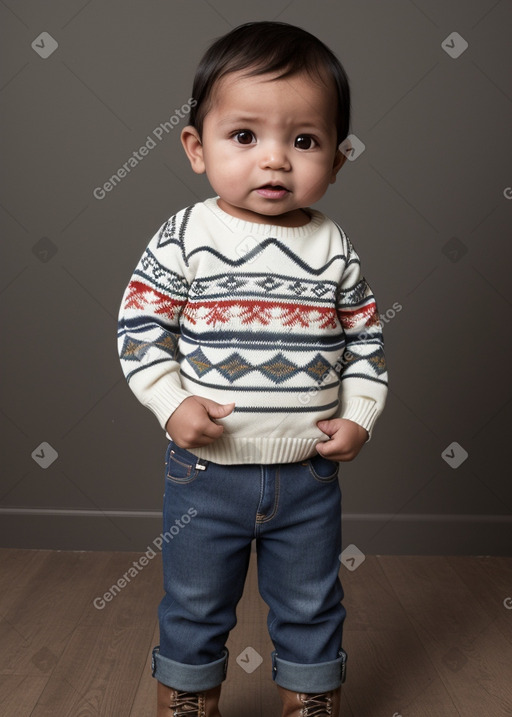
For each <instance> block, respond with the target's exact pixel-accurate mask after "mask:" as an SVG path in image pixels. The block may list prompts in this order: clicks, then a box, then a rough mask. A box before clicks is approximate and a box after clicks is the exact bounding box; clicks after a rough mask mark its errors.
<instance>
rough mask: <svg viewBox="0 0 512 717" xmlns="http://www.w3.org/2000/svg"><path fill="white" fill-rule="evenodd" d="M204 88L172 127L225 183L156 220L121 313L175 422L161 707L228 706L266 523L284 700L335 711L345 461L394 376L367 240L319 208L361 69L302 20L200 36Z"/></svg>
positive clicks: (161, 713)
mask: <svg viewBox="0 0 512 717" xmlns="http://www.w3.org/2000/svg"><path fill="white" fill-rule="evenodd" d="M192 97H193V98H194V103H193V104H194V106H193V107H192V110H191V113H190V118H189V124H188V126H187V127H185V128H184V129H183V131H182V134H181V140H182V143H183V147H184V150H185V152H186V154H187V156H188V158H189V160H190V163H191V165H192V169H193V171H194V172H197V173H199V174H201V173H204V172H205V173H206V175H207V177H208V180H209V182H210V184H211V187H212V189H213V192H214V193H215V196H214V197H211V198H209V199H206V201H204V202H198V203H197V204H194V205H193V206H190V207H187V208H185V209H183V210H181V211H179V212H178V213H177V214H175V215H174V216H172V217H171V218H170V219H169V220H168V221H166V222H165V223H164V224H163V226H162V227H161V228H160V229H159V231H158V232H157V233H156V234H155V236H154V237H153V239H152V240H151V241H150V243H149V246H148V247H147V249H146V251H145V252H144V254H143V256H142V258H141V260H140V262H139V264H138V266H137V268H136V269H135V272H134V274H133V277H132V279H131V281H130V283H129V285H128V287H127V289H126V292H125V294H124V297H123V300H122V305H121V311H120V318H119V351H120V357H121V362H122V366H123V370H124V372H125V375H126V378H127V380H128V382H129V385H130V388H131V389H132V390H133V392H134V393H135V395H136V396H137V398H138V399H139V400H140V401H141V402H142V403H143V404H144V405H145V406H147V407H148V408H149V409H151V410H152V411H153V412H154V413H155V414H156V416H157V418H158V420H159V422H160V425H161V426H162V428H163V429H165V431H166V433H167V435H168V437H169V438H170V442H169V446H168V449H167V456H166V480H165V495H164V508H163V510H164V531H165V534H166V535H167V536H168V537H169V538H170V537H171V536H172V539H168V540H167V541H166V542H165V544H164V546H163V552H162V559H163V570H164V588H165V595H164V597H163V599H162V602H161V603H160V606H159V625H160V645H159V646H158V647H156V648H155V649H154V651H153V675H154V676H155V677H156V679H157V687H158V691H157V697H158V708H157V714H158V717H171V715H197V717H199V715H203V716H206V717H220V712H219V704H218V703H219V696H220V689H221V683H222V682H223V680H224V678H225V676H226V670H227V663H228V652H227V649H226V647H225V644H226V641H227V638H228V635H229V632H230V630H231V629H232V628H233V626H234V625H235V623H236V606H237V603H238V602H239V600H240V597H241V595H242V591H243V587H244V581H245V577H246V573H247V567H248V564H249V557H250V552H251V542H252V541H253V540H255V543H256V550H257V564H258V584H259V590H260V593H261V596H262V598H263V599H264V600H265V602H266V603H267V605H268V607H269V613H268V631H269V635H270V637H271V639H272V642H273V645H274V648H275V649H274V651H273V652H272V677H273V679H274V681H275V683H276V685H277V687H278V690H279V693H280V696H281V700H282V704H283V711H282V716H283V717H299V715H310V716H311V715H315V717H323V716H324V715H336V716H337V715H338V714H339V710H340V692H341V683H342V682H343V680H344V677H345V662H346V653H345V651H344V650H343V648H342V627H343V621H344V618H345V609H344V608H343V606H342V603H341V600H342V598H343V591H342V587H341V583H340V580H339V577H338V572H339V567H340V562H339V555H340V552H341V506H340V501H341V495H340V487H339V482H338V468H339V465H338V462H339V461H349V460H352V459H353V458H354V457H355V456H356V455H357V454H358V452H359V451H360V450H361V448H362V446H363V445H364V443H365V442H366V441H367V440H368V439H369V437H370V435H371V432H372V428H373V426H374V424H375V421H376V419H377V417H378V415H379V414H380V413H381V411H382V409H383V407H384V402H385V397H386V390H387V389H386V386H387V383H386V381H387V373H386V366H385V360H384V354H383V344H382V331H381V324H380V321H379V314H378V312H377V308H376V304H375V299H374V297H373V295H372V292H371V289H370V287H369V286H368V284H367V283H366V281H365V279H364V277H363V274H362V272H361V267H360V262H359V258H358V255H357V254H356V252H355V251H354V248H353V246H352V244H351V242H350V240H349V239H348V238H347V236H346V234H345V233H344V232H343V230H342V229H341V228H340V227H339V226H338V225H337V224H336V223H335V222H333V221H331V220H330V219H328V218H327V217H326V216H324V215H323V214H322V213H320V212H319V211H317V210H315V209H312V208H311V205H312V204H314V203H315V202H317V201H318V200H319V199H320V198H321V197H322V196H323V195H324V194H325V192H326V191H327V189H328V187H329V184H332V183H334V182H335V180H336V175H337V173H338V171H339V170H340V169H341V167H342V165H343V163H344V161H345V155H344V154H343V153H342V152H341V151H340V149H339V145H340V143H341V142H343V140H344V139H345V138H346V137H347V135H348V132H349V123H350V91H349V84H348V80H347V77H346V74H345V72H344V70H343V68H342V66H341V65H340V63H339V61H338V60H337V58H336V57H335V55H334V54H333V53H332V52H331V51H330V50H329V49H328V48H327V47H326V46H325V45H324V44H323V43H322V42H320V41H319V40H318V39H317V38H315V37H314V36H313V35H311V34H310V33H308V32H306V31H304V30H302V29H300V28H297V27H294V26H292V25H288V24H285V23H279V22H255V23H248V24H246V25H242V26H240V27H238V28H235V29H234V30H233V31H231V32H230V33H228V34H227V35H225V36H224V37H222V38H220V39H219V40H217V41H216V42H215V43H214V44H213V45H212V46H211V47H210V49H209V50H208V51H207V52H206V54H205V56H204V57H203V59H202V61H201V63H200V65H199V68H198V70H197V73H196V77H195V81H194V87H193V91H192ZM185 515H186V516H187V517H189V521H188V522H184V521H183V522H180V521H181V519H182V518H183V516H185ZM178 524H179V525H180V526H181V527H180V529H179V531H176V527H175V526H176V525H178ZM171 528H174V532H173V533H171V532H170V529H171Z"/></svg>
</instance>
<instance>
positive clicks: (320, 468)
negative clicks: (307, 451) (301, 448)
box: [308, 453, 339, 483]
mask: <svg viewBox="0 0 512 717" xmlns="http://www.w3.org/2000/svg"><path fill="white" fill-rule="evenodd" d="M308 464H309V471H310V473H311V475H312V476H313V478H314V479H315V480H317V481H320V483H332V482H334V481H335V480H337V478H338V471H339V464H338V462H337V461H331V460H330V459H329V458H324V457H323V456H321V455H320V454H319V453H317V454H316V456H313V457H312V458H310V459H309V460H308Z"/></svg>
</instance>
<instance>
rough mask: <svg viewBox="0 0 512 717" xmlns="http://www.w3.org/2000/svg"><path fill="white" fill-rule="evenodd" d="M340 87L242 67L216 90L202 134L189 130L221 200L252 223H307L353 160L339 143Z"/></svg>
mask: <svg viewBox="0 0 512 717" xmlns="http://www.w3.org/2000/svg"><path fill="white" fill-rule="evenodd" d="M335 98H336V92H335V90H334V86H333V87H332V91H329V88H328V87H326V86H325V85H323V84H321V83H320V81H318V82H315V81H314V80H313V79H312V78H311V77H310V76H309V75H308V74H302V75H294V76H292V77H287V78H283V79H269V75H259V76H254V77H246V76H243V74H242V73H241V72H234V73H231V74H229V75H227V76H226V77H224V78H222V79H221V80H220V81H219V82H218V84H217V85H216V87H215V88H214V90H213V96H212V106H211V108H210V110H209V111H208V113H207V114H206V116H205V118H204V122H203V134H202V138H199V135H198V133H197V131H196V130H195V129H194V128H193V127H190V126H189V127H186V128H185V129H184V130H183V132H182V142H183V146H184V148H185V151H186V153H187V155H188V157H189V159H190V162H191V164H192V168H193V170H194V171H195V172H197V173H199V174H201V173H203V172H206V174H207V176H208V180H209V182H210V184H211V186H212V188H213V190H214V191H215V192H216V193H217V194H218V195H219V197H220V199H219V200H218V204H219V206H220V208H221V209H223V210H224V211H225V212H227V213H228V214H231V215H233V216H235V217H238V218H240V219H245V220H246V221H252V222H258V223H263V224H278V225H283V226H302V225H303V224H307V222H308V221H309V218H308V217H307V215H306V214H305V213H304V212H302V211H301V209H302V208H303V207H307V206H310V205H311V204H314V203H315V202H317V201H318V200H319V199H320V198H321V197H322V196H323V195H324V194H325V192H326V191H327V188H328V186H329V184H330V183H332V182H334V181H335V179H336V174H337V172H338V170H339V169H340V168H341V166H342V164H343V162H344V161H345V156H344V155H343V154H342V153H341V152H340V151H339V150H338V148H337V145H336V125H335V116H336V100H335Z"/></svg>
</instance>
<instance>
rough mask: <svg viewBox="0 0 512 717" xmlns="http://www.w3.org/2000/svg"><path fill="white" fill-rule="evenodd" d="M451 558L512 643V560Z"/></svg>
mask: <svg viewBox="0 0 512 717" xmlns="http://www.w3.org/2000/svg"><path fill="white" fill-rule="evenodd" d="M447 560H448V562H449V564H450V565H451V567H452V568H453V569H454V570H455V572H456V573H457V575H458V576H459V578H460V579H461V580H462V581H463V583H464V584H465V585H466V587H467V589H468V591H469V592H470V593H471V595H472V598H473V600H477V601H478V603H479V604H480V606H481V607H482V608H483V609H484V610H485V611H486V612H487V614H488V615H489V616H490V617H491V618H492V620H493V622H494V626H495V627H496V628H497V629H498V630H499V631H500V632H501V633H502V635H503V637H504V638H505V639H506V640H508V641H509V642H512V559H511V558H502V557H485V558H482V557H474V558H473V557H464V558H461V557H453V558H448V559H447Z"/></svg>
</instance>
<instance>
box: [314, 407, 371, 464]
mask: <svg viewBox="0 0 512 717" xmlns="http://www.w3.org/2000/svg"><path fill="white" fill-rule="evenodd" d="M316 425H317V426H318V428H319V429H320V430H321V431H322V432H323V433H326V434H327V435H328V436H330V440H328V441H321V442H320V443H317V444H316V450H317V452H318V453H319V454H320V455H321V456H324V458H330V459H331V460H333V461H351V460H352V459H354V458H355V457H356V456H357V454H358V453H359V451H360V450H361V448H362V447H363V446H364V444H365V443H366V441H367V440H368V431H367V430H366V428H363V427H362V426H360V425H359V424H358V423H355V422H354V421H349V420H348V419H346V418H333V419H331V420H330V421H318V423H317V424H316Z"/></svg>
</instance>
